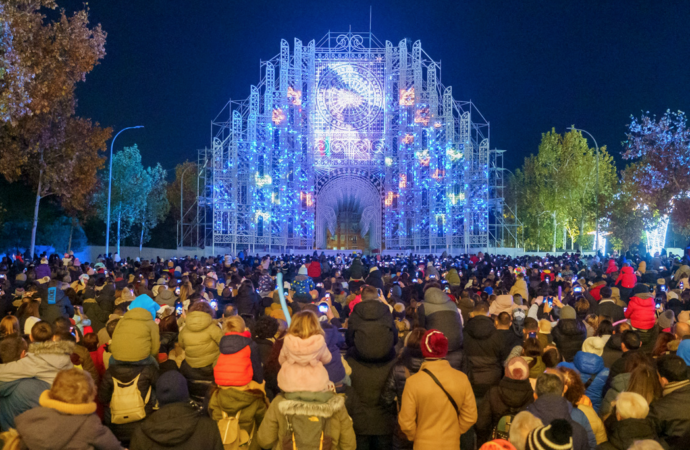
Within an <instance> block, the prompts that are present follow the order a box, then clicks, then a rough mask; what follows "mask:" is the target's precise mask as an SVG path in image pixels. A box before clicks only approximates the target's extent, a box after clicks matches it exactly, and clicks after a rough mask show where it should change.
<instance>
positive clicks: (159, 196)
mask: <svg viewBox="0 0 690 450" xmlns="http://www.w3.org/2000/svg"><path fill="white" fill-rule="evenodd" d="M165 177H166V171H165V169H163V167H161V165H160V164H157V165H156V167H149V168H147V169H146V180H145V182H144V183H143V184H144V187H143V189H144V190H142V192H141V193H140V195H141V196H142V197H144V195H145V199H144V205H143V207H142V208H141V217H140V223H139V226H140V228H141V235H140V237H139V252H140V253H141V249H142V247H143V246H144V243H146V242H148V241H149V239H150V238H151V236H150V233H151V230H152V229H153V228H155V227H156V225H158V224H159V223H160V222H162V221H163V220H165V217H166V216H167V215H168V211H170V202H168V195H167V184H168V183H167V182H166V180H165Z"/></svg>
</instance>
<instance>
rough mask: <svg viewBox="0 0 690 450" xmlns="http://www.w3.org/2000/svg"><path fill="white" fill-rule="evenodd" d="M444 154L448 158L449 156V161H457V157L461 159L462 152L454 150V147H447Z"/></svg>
mask: <svg viewBox="0 0 690 450" xmlns="http://www.w3.org/2000/svg"><path fill="white" fill-rule="evenodd" d="M446 155H447V156H448V158H450V160H451V161H457V160H459V159H462V156H463V155H462V152H460V151H458V150H455V149H454V148H449V149H448V150H446Z"/></svg>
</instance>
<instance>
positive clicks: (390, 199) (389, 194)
mask: <svg viewBox="0 0 690 450" xmlns="http://www.w3.org/2000/svg"><path fill="white" fill-rule="evenodd" d="M395 197H397V195H396V194H394V193H393V192H392V191H388V192H387V193H386V199H385V200H384V203H385V205H386V206H391V205H392V204H393V199H394V198H395Z"/></svg>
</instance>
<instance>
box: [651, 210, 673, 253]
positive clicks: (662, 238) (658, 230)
mask: <svg viewBox="0 0 690 450" xmlns="http://www.w3.org/2000/svg"><path fill="white" fill-rule="evenodd" d="M668 222H669V220H668V216H661V218H659V223H658V224H657V226H656V227H654V228H650V229H649V230H645V234H646V235H647V252H648V253H649V254H651V255H654V254H655V253H656V252H659V253H661V250H662V249H663V248H664V247H665V246H666V231H667V230H668Z"/></svg>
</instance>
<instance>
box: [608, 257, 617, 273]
mask: <svg viewBox="0 0 690 450" xmlns="http://www.w3.org/2000/svg"><path fill="white" fill-rule="evenodd" d="M613 272H618V266H616V261H615V260H614V259H609V265H608V267H606V275H608V274H610V273H613Z"/></svg>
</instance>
